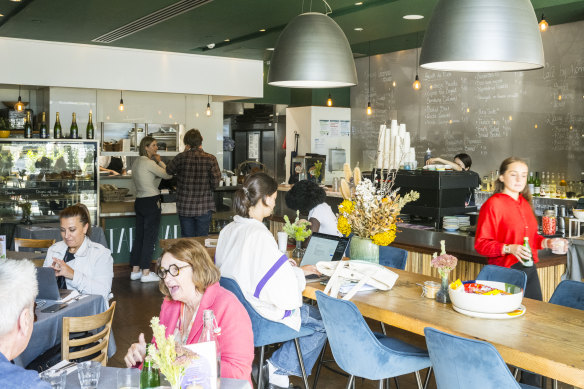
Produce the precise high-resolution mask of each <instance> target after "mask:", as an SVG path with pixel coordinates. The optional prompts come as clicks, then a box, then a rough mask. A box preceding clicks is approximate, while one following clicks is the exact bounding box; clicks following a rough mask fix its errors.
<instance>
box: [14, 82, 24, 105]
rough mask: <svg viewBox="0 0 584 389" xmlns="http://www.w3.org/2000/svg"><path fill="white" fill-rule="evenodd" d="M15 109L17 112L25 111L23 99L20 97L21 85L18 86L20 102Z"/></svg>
mask: <svg viewBox="0 0 584 389" xmlns="http://www.w3.org/2000/svg"><path fill="white" fill-rule="evenodd" d="M14 109H15V110H16V112H22V111H24V104H23V102H22V98H21V97H20V85H19V86H18V101H17V102H16V104H14Z"/></svg>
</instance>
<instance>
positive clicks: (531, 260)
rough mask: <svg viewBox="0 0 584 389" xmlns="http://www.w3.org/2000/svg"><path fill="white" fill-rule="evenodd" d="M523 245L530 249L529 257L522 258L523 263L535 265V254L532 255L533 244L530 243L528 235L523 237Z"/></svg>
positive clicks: (529, 265)
mask: <svg viewBox="0 0 584 389" xmlns="http://www.w3.org/2000/svg"><path fill="white" fill-rule="evenodd" d="M523 247H525V248H526V249H528V250H529V254H530V255H529V259H520V261H521V263H522V264H523V266H525V267H532V266H533V256H532V255H531V246H530V245H529V238H528V237H527V236H525V237H523Z"/></svg>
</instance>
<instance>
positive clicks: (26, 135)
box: [24, 111, 32, 138]
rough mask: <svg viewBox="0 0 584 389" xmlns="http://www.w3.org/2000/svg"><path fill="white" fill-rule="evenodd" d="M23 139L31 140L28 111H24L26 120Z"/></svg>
mask: <svg viewBox="0 0 584 389" xmlns="http://www.w3.org/2000/svg"><path fill="white" fill-rule="evenodd" d="M24 137H25V138H32V123H31V119H30V111H26V120H25V122H24Z"/></svg>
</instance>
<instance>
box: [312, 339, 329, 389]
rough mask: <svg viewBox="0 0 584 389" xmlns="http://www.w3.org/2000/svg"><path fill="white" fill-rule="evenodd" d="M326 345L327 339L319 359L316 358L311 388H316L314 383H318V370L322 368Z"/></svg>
mask: <svg viewBox="0 0 584 389" xmlns="http://www.w3.org/2000/svg"><path fill="white" fill-rule="evenodd" d="M327 344H328V339H327V340H326V341H325V342H324V346H323V348H322V351H321V352H320V357H319V358H318V362H317V363H316V371H315V372H314V382H313V383H312V387H313V388H316V383H317V382H318V377H319V376H320V368H321V367H322V363H323V362H322V361H323V359H324V353H325V351H326V346H327Z"/></svg>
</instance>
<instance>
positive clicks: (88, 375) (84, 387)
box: [77, 361, 101, 389]
mask: <svg viewBox="0 0 584 389" xmlns="http://www.w3.org/2000/svg"><path fill="white" fill-rule="evenodd" d="M100 372H101V363H99V362H96V361H86V362H81V363H79V364H77V376H78V377H79V383H80V384H81V389H96V388H97V384H98V382H99V373H100Z"/></svg>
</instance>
